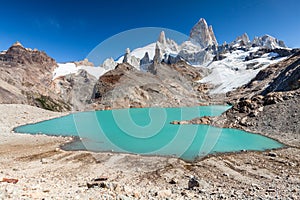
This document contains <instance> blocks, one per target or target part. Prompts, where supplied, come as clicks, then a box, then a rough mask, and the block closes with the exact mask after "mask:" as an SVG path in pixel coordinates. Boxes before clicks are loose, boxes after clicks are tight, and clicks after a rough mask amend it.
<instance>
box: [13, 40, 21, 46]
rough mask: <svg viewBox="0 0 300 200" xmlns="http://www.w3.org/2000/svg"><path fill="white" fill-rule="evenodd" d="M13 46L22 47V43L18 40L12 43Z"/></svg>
mask: <svg viewBox="0 0 300 200" xmlns="http://www.w3.org/2000/svg"><path fill="white" fill-rule="evenodd" d="M12 46H13V47H17V46H18V47H23V45H22V44H21V42H19V41H16V42H15V43H14V44H13V45H12Z"/></svg>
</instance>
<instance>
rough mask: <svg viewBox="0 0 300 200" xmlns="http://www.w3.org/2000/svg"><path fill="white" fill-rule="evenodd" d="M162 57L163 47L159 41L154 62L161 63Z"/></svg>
mask: <svg viewBox="0 0 300 200" xmlns="http://www.w3.org/2000/svg"><path fill="white" fill-rule="evenodd" d="M161 59H162V55H161V49H160V46H159V44H158V43H156V45H155V54H154V57H153V62H154V63H160V62H161Z"/></svg>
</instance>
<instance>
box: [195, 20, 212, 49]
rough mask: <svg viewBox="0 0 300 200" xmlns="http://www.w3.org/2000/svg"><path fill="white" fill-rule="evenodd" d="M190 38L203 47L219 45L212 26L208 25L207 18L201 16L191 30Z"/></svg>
mask: <svg viewBox="0 0 300 200" xmlns="http://www.w3.org/2000/svg"><path fill="white" fill-rule="evenodd" d="M190 40H191V41H192V42H194V43H196V44H198V45H199V46H200V47H201V48H206V47H207V46H209V45H211V46H212V45H216V46H217V45H218V42H217V40H216V37H215V34H214V32H213V28H212V26H209V27H208V25H207V23H206V21H205V19H203V18H201V19H200V20H199V21H198V22H197V23H196V24H195V25H194V27H193V28H192V30H191V32H190Z"/></svg>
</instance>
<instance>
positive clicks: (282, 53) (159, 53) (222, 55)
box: [0, 19, 299, 111]
mask: <svg viewBox="0 0 300 200" xmlns="http://www.w3.org/2000/svg"><path fill="white" fill-rule="evenodd" d="M298 51H299V50H298V49H290V48H287V47H286V45H285V44H284V42H283V41H280V40H278V39H276V38H274V37H272V36H270V35H264V36H261V37H255V38H254V39H253V40H250V39H249V37H248V35H247V34H246V33H245V34H243V35H241V36H238V37H237V38H236V39H235V40H234V41H232V42H230V43H223V44H218V42H217V39H216V37H215V35H214V31H213V27H212V26H209V25H208V24H207V22H206V21H205V20H204V19H200V20H199V21H198V22H197V23H196V24H195V25H194V27H192V29H191V31H190V36H189V39H188V40H187V41H184V42H183V43H182V44H177V43H176V42H175V41H174V40H172V39H169V38H167V37H166V35H165V33H164V32H161V33H160V35H159V36H158V40H157V41H156V42H154V43H151V44H149V45H147V46H145V47H140V48H137V49H134V50H132V51H130V49H126V51H125V54H124V56H122V57H120V58H119V59H118V60H114V59H112V58H108V59H106V60H105V61H104V62H103V64H101V65H100V66H93V63H90V62H89V61H88V60H84V61H80V62H70V63H61V64H60V63H56V62H55V60H54V59H52V58H50V57H49V56H47V54H46V53H44V52H40V51H38V50H31V49H28V48H24V47H23V46H22V45H21V44H20V43H16V44H14V45H13V46H12V47H10V48H9V49H8V50H7V51H2V52H1V53H0V71H1V75H0V83H1V84H0V103H23V104H30V105H34V106H38V107H42V108H45V109H49V110H55V111H65V110H90V109H114V108H129V107H155V106H159V107H176V106H195V105H207V104H216V103H225V102H231V103H233V104H235V103H237V102H238V101H239V100H238V99H239V98H242V97H243V96H245V95H246V96H248V97H249V96H251V95H252V94H254V92H253V91H252V90H251V91H249V90H246V89H245V88H244V85H247V84H248V83H249V82H250V81H251V80H252V79H254V78H255V77H257V75H259V74H260V72H261V71H263V70H266V69H268V68H270V67H271V68H272V67H274V65H276V64H277V63H281V64H280V66H281V67H282V65H284V63H289V62H288V59H290V57H291V56H294V57H295V54H297V52H298ZM294 57H293V59H295V58H294ZM296 57H297V56H296ZM297 62H298V61H297ZM297 62H296V63H297ZM285 67H288V66H285ZM285 67H282V68H283V69H284V68H285ZM293 70H294V71H293V73H294V72H295V74H296V75H294V76H293V87H290V88H289V89H288V90H298V89H299V82H297V81H296V82H295V80H299V64H297V65H296V68H293ZM287 71H289V70H287ZM290 73H292V72H290ZM281 76H282V75H281ZM286 76H288V75H286ZM274 78H276V77H272V79H271V78H270V77H269V76H263V77H261V80H259V81H264V82H265V84H271V82H272V81H273V79H274ZM286 78H287V79H289V77H286ZM291 81H292V80H291ZM241 88H244V89H241ZM245 91H248V93H246V92H245ZM269 92H272V91H269ZM277 92H278V91H277ZM233 94H234V95H233ZM264 95H267V94H264Z"/></svg>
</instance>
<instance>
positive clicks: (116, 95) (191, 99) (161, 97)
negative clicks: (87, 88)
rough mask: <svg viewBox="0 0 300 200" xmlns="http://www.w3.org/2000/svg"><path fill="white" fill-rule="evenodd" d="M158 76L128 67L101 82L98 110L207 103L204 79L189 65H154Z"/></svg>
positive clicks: (97, 100)
mask: <svg viewBox="0 0 300 200" xmlns="http://www.w3.org/2000/svg"><path fill="white" fill-rule="evenodd" d="M152 67H153V68H155V73H150V72H141V71H138V70H136V69H135V68H134V67H132V66H131V65H129V64H127V63H122V64H119V65H118V66H117V67H116V68H115V69H114V70H111V71H109V72H107V73H105V74H104V75H103V76H101V77H100V78H99V81H98V82H97V84H96V87H95V99H94V101H95V102H96V103H95V108H97V109H104V108H130V107H154V106H160V107H176V106H193V105H200V104H201V103H205V101H204V100H203V98H202V97H201V93H200V92H199V91H197V89H198V88H199V87H200V84H197V83H195V81H196V80H199V79H200V78H201V77H202V71H201V68H200V69H199V68H198V69H197V68H194V67H192V66H189V65H187V64H186V63H185V62H178V63H176V64H171V65H168V64H165V63H163V62H162V63H153V64H152Z"/></svg>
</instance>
